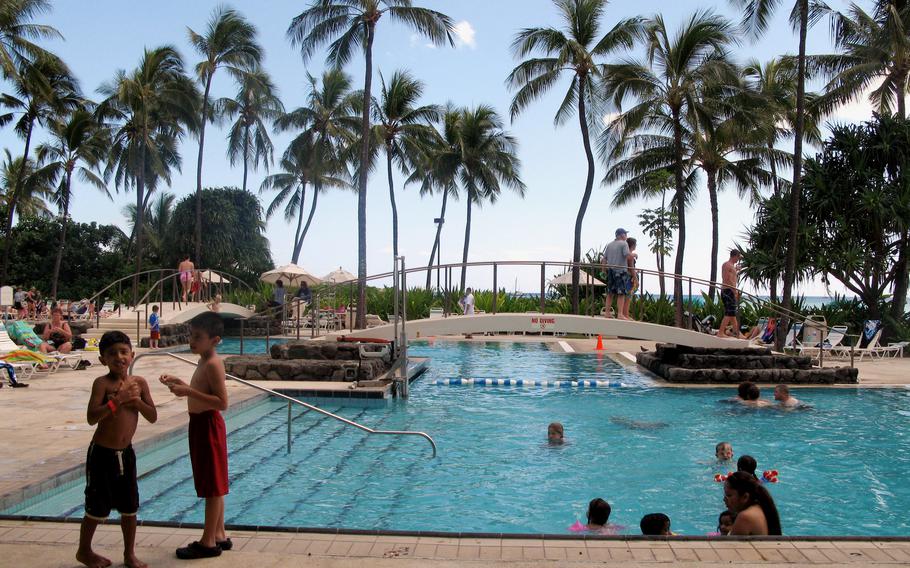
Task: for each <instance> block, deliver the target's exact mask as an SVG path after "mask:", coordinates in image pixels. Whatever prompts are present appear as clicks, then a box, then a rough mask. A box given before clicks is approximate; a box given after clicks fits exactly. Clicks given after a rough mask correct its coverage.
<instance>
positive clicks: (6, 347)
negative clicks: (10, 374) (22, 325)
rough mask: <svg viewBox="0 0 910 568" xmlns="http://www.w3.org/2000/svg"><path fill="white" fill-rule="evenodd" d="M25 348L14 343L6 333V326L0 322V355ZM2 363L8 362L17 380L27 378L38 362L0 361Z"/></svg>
mask: <svg viewBox="0 0 910 568" xmlns="http://www.w3.org/2000/svg"><path fill="white" fill-rule="evenodd" d="M24 349H26V348H25V347H21V346H19V345H16V343H15V342H14V341H13V340H12V339H11V338H10V336H9V333H7V331H6V328H5V327H3V325H2V324H0V355H6V354H8V353H12V352H13V351H21V350H24ZM2 362H3V363H6V364H8V365H9V366H11V367H12V368H13V370H14V371H15V372H16V378H17V380H28V378H29V377H31V376H32V375H33V374H35V371H36V370H37V369H38V363H37V362H35V363H31V362H23V361H2Z"/></svg>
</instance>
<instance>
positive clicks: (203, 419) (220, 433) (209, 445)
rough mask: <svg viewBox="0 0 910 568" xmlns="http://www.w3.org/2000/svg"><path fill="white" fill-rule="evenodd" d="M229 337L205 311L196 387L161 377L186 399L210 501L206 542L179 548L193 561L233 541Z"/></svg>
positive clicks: (197, 473)
mask: <svg viewBox="0 0 910 568" xmlns="http://www.w3.org/2000/svg"><path fill="white" fill-rule="evenodd" d="M222 335H224V323H223V322H222V320H221V316H219V315H218V314H216V313H214V312H204V313H201V314H199V315H198V316H196V317H194V318H193V319H192V320H190V350H191V351H192V352H193V353H195V354H197V355H199V366H198V367H197V368H196V372H195V373H193V378H192V379H191V380H190V384H186V383H185V382H183V381H182V380H181V379H178V378H177V377H174V376H171V375H161V378H160V379H159V380H160V381H161V382H162V383H164V384H165V385H166V386H167V388H168V389H170V391H171V392H172V393H173V394H175V395H177V396H181V397H182V396H185V397H186V405H187V410H188V411H189V414H190V425H189V430H188V431H187V437H188V438H189V444H190V462H192V466H193V482H194V484H195V486H196V495H198V496H199V497H200V498H202V499H205V526H204V528H203V529H202V538H201V539H200V540H198V541H193V542H191V543H190V544H189V545H188V546H185V547H182V548H178V549H177V558H180V559H184V560H189V559H195V558H211V557H213V556H220V555H221V551H222V550H230V549H231V547H232V545H233V543H232V542H231V539H229V538H227V536H226V535H225V533H224V496H225V495H227V493H228V464H227V430H226V428H225V426H224V419H223V418H222V417H221V411H222V410H226V409H227V407H228V396H227V385H226V384H225V383H226V380H227V377H226V375H225V371H224V363H223V362H222V360H221V358H220V357H219V356H218V353H217V352H216V347H217V346H218V343H219V342H220V341H221V336H222Z"/></svg>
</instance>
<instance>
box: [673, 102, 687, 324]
mask: <svg viewBox="0 0 910 568" xmlns="http://www.w3.org/2000/svg"><path fill="white" fill-rule="evenodd" d="M679 112H680V109H679V108H674V109H673V150H674V153H675V154H676V168H674V169H675V170H676V171H675V172H674V174H675V177H676V196H675V197H674V201H675V202H676V216H677V219H678V222H679V225H678V226H679V229H678V230H679V243H678V244H677V246H676V265H675V267H674V269H673V272H674V278H673V303H674V305H675V307H676V311H675V314H674V318H673V321H674V324H675V325H676V327H683V282H682V272H683V258H684V257H685V253H686V188H685V186H684V182H683V146H682V122H681V119H680V116H679Z"/></svg>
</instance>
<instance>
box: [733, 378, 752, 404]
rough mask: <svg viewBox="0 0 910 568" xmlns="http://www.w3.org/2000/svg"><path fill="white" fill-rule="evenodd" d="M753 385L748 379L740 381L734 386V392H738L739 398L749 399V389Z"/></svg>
mask: <svg viewBox="0 0 910 568" xmlns="http://www.w3.org/2000/svg"><path fill="white" fill-rule="evenodd" d="M753 386H755V385H753V384H752V383H751V382H749V381H744V382H741V383H739V386H738V387H736V394H738V395H739V398H741V399H743V400H749V389H750V388H752V387H753Z"/></svg>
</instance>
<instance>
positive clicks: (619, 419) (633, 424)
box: [610, 416, 669, 430]
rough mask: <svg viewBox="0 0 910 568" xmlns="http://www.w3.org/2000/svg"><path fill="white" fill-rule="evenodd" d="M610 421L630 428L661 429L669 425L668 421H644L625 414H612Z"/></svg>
mask: <svg viewBox="0 0 910 568" xmlns="http://www.w3.org/2000/svg"><path fill="white" fill-rule="evenodd" d="M610 422H612V423H613V424H616V425H617V426H623V427H625V428H628V429H629V430H661V429H663V428H666V427H667V426H669V424H667V423H666V422H644V421H641V420H632V419H631V418H626V417H625V416H612V417H610Z"/></svg>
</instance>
